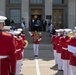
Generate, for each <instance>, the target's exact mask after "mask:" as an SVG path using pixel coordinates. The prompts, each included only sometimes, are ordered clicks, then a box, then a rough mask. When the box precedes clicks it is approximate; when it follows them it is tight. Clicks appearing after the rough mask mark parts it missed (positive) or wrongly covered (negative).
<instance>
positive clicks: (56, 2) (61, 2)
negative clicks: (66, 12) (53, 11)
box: [53, 0, 63, 4]
mask: <svg viewBox="0 0 76 75" xmlns="http://www.w3.org/2000/svg"><path fill="white" fill-rule="evenodd" d="M53 4H63V0H53Z"/></svg>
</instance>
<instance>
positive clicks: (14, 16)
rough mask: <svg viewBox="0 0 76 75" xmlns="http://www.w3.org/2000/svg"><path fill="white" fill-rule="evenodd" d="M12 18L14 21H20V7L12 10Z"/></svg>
mask: <svg viewBox="0 0 76 75" xmlns="http://www.w3.org/2000/svg"><path fill="white" fill-rule="evenodd" d="M10 20H11V21H12V20H13V21H14V23H20V9H11V10H10Z"/></svg>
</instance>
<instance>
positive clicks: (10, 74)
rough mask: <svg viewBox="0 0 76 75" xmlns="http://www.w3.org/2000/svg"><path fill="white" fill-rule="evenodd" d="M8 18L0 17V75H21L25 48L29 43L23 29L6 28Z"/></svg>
mask: <svg viewBox="0 0 76 75" xmlns="http://www.w3.org/2000/svg"><path fill="white" fill-rule="evenodd" d="M6 19H7V18H6V17H5V16H0V75H20V71H21V65H22V60H23V57H24V55H23V52H24V48H25V47H27V45H28V42H27V40H26V37H25V35H24V34H22V29H21V28H19V29H17V30H15V31H14V30H11V26H4V21H5V20H6Z"/></svg>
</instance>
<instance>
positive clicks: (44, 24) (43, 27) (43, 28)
mask: <svg viewBox="0 0 76 75" xmlns="http://www.w3.org/2000/svg"><path fill="white" fill-rule="evenodd" d="M46 24H47V22H46V20H43V21H42V30H43V31H46Z"/></svg>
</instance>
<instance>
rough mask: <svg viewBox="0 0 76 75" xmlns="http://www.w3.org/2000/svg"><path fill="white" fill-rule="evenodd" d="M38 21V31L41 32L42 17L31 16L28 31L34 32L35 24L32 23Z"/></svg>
mask: <svg viewBox="0 0 76 75" xmlns="http://www.w3.org/2000/svg"><path fill="white" fill-rule="evenodd" d="M38 19H39V20H40V25H39V31H42V15H31V25H30V29H31V31H34V25H35V23H32V21H33V20H34V21H37V20H38Z"/></svg>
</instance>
